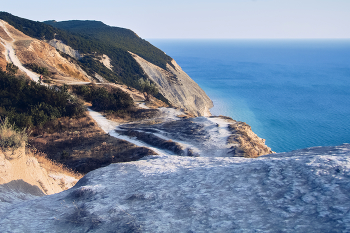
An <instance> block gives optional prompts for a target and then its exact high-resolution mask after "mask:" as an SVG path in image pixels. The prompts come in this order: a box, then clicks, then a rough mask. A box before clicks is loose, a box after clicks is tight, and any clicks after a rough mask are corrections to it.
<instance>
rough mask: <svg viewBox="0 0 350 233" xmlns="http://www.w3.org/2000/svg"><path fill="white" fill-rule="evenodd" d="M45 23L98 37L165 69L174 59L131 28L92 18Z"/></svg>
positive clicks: (83, 34)
mask: <svg viewBox="0 0 350 233" xmlns="http://www.w3.org/2000/svg"><path fill="white" fill-rule="evenodd" d="M44 23H46V24H49V25H52V26H54V27H56V28H60V29H64V30H67V31H70V32H73V33H76V34H79V35H82V36H88V37H91V38H94V39H98V40H100V41H101V42H102V43H104V44H108V45H110V46H113V47H115V48H121V49H124V50H127V51H131V52H133V53H135V54H137V55H139V56H141V57H142V58H144V59H145V60H147V61H149V62H151V63H153V64H155V65H157V66H159V67H162V68H163V69H166V63H170V61H171V59H172V58H171V57H169V56H168V55H166V54H165V53H164V52H163V51H161V50H160V49H158V48H156V47H155V46H153V45H152V44H150V43H149V42H148V41H146V40H144V39H142V38H140V37H139V36H138V35H136V34H135V33H134V32H133V31H131V30H129V29H125V28H119V27H111V26H108V25H106V24H104V23H102V22H99V21H92V20H85V21H83V20H71V21H62V22H56V21H45V22H44Z"/></svg>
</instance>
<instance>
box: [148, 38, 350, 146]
mask: <svg viewBox="0 0 350 233" xmlns="http://www.w3.org/2000/svg"><path fill="white" fill-rule="evenodd" d="M149 41H150V42H151V43H152V44H153V45H155V46H157V47H158V48H160V49H161V50H163V51H164V52H166V53H167V54H168V55H170V56H171V57H173V58H174V59H175V60H176V61H177V63H178V64H179V65H180V66H181V67H182V68H183V70H184V71H185V72H186V73H187V74H189V76H190V77H191V78H192V79H193V80H194V81H196V82H197V83H198V84H199V85H200V86H201V87H202V88H203V90H204V91H205V92H206V93H207V94H208V95H209V97H210V98H211V99H212V100H213V102H214V108H212V109H211V112H212V114H213V115H226V116H230V117H232V118H233V119H235V120H239V121H244V122H247V123H248V124H249V125H251V126H252V129H253V131H254V132H255V133H256V134H258V136H260V137H262V138H265V139H266V144H267V145H268V146H270V147H271V148H272V149H273V150H274V151H276V152H284V151H291V150H295V149H301V148H305V147H312V146H331V145H339V144H342V143H350V128H349V126H350V118H349V116H350V40H170V39H164V40H163V39H162V40H160V39H150V40H149Z"/></svg>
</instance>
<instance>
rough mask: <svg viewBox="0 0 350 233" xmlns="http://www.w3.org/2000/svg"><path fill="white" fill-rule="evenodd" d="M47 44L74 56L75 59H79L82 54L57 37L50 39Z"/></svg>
mask: <svg viewBox="0 0 350 233" xmlns="http://www.w3.org/2000/svg"><path fill="white" fill-rule="evenodd" d="M49 45H51V46H53V47H55V48H56V49H58V50H59V51H61V52H63V53H65V54H68V55H69V56H71V57H74V58H75V59H77V60H79V59H80V58H82V55H81V54H80V53H79V51H78V50H75V49H73V48H72V47H70V46H68V45H66V44H64V43H63V42H62V41H60V40H57V39H52V40H50V41H49Z"/></svg>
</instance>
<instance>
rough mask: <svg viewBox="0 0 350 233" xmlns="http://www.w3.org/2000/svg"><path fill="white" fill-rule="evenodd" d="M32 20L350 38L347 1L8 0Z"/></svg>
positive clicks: (228, 34)
mask: <svg viewBox="0 0 350 233" xmlns="http://www.w3.org/2000/svg"><path fill="white" fill-rule="evenodd" d="M0 11H6V12H9V13H11V14H13V15H16V16H19V17H22V18H27V19H31V20H35V21H45V20H57V21H64V20H73V19H78V20H98V21H102V22H104V23H106V24H108V25H110V26H117V27H123V28H128V29H131V30H133V31H134V32H135V33H136V34H138V35H139V36H140V37H142V38H146V39H147V38H148V39H151V38H253V39H258V38H350V0H172V1H169V0H122V1H121V0H59V1H49V0H30V1H28V0H11V1H9V0H6V1H1V4H0Z"/></svg>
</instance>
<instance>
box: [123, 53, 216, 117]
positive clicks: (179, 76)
mask: <svg viewBox="0 0 350 233" xmlns="http://www.w3.org/2000/svg"><path fill="white" fill-rule="evenodd" d="M129 53H130V54H131V55H132V56H133V57H134V59H135V60H136V61H137V62H138V63H139V65H140V66H141V67H142V69H143V70H144V72H145V73H146V74H147V75H148V76H149V78H150V79H151V80H152V81H153V82H155V83H156V84H157V86H158V88H159V92H160V93H161V94H162V95H163V96H164V97H165V98H167V99H168V101H169V102H170V103H171V104H172V105H173V106H176V107H179V108H182V109H184V110H185V111H187V112H189V113H190V114H193V115H194V116H210V115H211V114H210V111H209V109H210V108H212V107H213V102H212V101H211V99H210V98H209V97H208V96H207V94H206V93H205V92H204V91H203V90H202V89H201V88H200V87H199V86H198V84H197V83H196V82H194V81H193V80H192V79H191V78H190V77H189V76H188V75H187V74H186V73H185V72H184V71H183V70H182V69H181V67H180V66H179V65H178V64H177V63H176V62H175V60H172V65H169V64H167V70H164V69H162V68H160V67H158V66H156V65H154V64H152V63H150V62H148V61H146V60H145V59H143V58H141V57H140V56H138V55H136V54H133V53H131V52H129Z"/></svg>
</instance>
